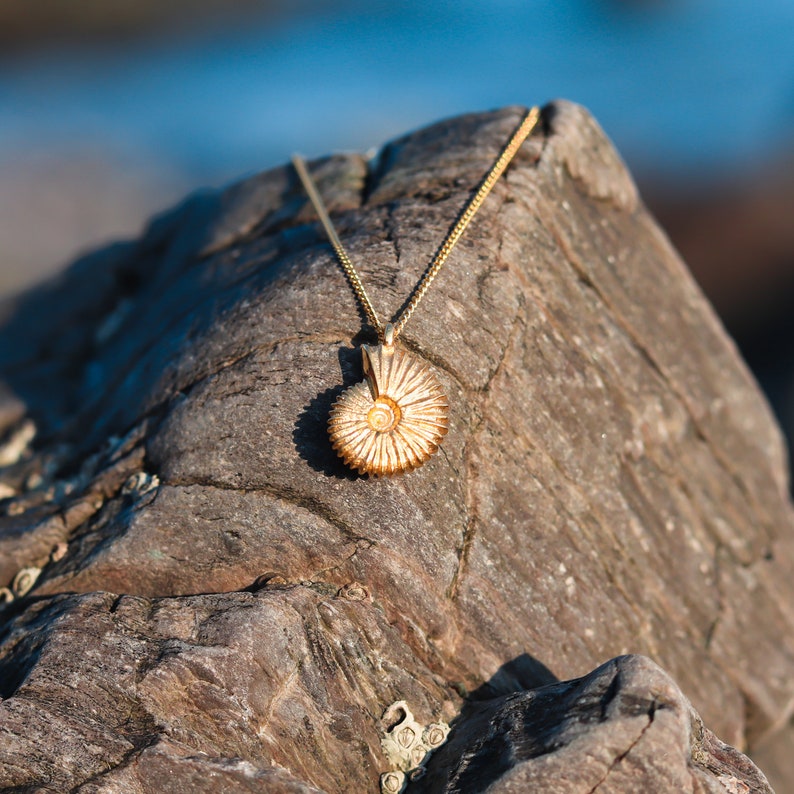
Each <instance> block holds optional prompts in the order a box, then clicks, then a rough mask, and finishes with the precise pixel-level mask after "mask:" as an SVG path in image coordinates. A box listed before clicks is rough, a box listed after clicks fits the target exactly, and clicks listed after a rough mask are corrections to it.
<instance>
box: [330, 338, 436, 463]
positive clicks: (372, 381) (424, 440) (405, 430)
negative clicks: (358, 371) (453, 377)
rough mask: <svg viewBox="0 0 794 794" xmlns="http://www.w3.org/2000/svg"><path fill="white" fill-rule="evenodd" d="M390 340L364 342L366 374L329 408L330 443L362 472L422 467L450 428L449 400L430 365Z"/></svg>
mask: <svg viewBox="0 0 794 794" xmlns="http://www.w3.org/2000/svg"><path fill="white" fill-rule="evenodd" d="M389 340H390V336H389V337H387V343H385V344H382V345H378V346H377V347H371V346H369V345H362V348H361V352H362V355H363V358H364V376H365V378H366V380H363V381H362V382H361V383H356V384H355V385H354V386H351V387H350V388H348V389H345V391H343V392H342V394H341V395H340V396H339V398H338V399H337V400H336V402H335V403H334V405H333V407H332V408H331V416H330V419H329V420H328V433H329V435H330V436H331V445H332V446H333V448H334V449H335V450H336V451H337V453H338V454H339V456H340V457H341V458H342V459H343V460H344V461H345V463H346V464H347V465H348V466H350V467H351V468H353V469H357V470H358V471H359V472H360V473H361V474H375V475H391V474H402V473H403V472H406V471H411V470H412V469H416V468H417V467H419V466H421V465H422V464H423V463H424V462H425V461H426V460H428V459H429V458H430V456H431V455H432V454H433V453H434V452H436V450H437V449H438V445H439V444H440V443H441V439H442V438H444V436H445V435H446V433H447V428H448V427H449V421H448V418H447V411H448V408H449V403H448V402H447V397H446V395H445V394H444V390H443V389H442V388H441V384H440V383H439V381H438V378H437V377H436V375H435V373H434V372H433V370H432V368H431V367H430V366H429V365H428V364H427V363H426V362H424V361H422V359H420V358H418V357H417V356H414V355H412V354H411V353H408V352H406V351H405V350H401V349H400V348H398V347H396V345H395V344H393V343H392V344H388V341H389Z"/></svg>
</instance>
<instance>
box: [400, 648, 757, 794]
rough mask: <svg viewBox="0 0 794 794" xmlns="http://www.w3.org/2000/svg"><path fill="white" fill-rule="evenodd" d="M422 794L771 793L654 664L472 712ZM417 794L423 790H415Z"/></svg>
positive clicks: (438, 758) (606, 670) (622, 660)
mask: <svg viewBox="0 0 794 794" xmlns="http://www.w3.org/2000/svg"><path fill="white" fill-rule="evenodd" d="M415 788H416V790H417V791H420V792H421V791H424V792H428V794H430V793H431V792H432V793H433V794H441V792H444V794H446V793H447V792H449V794H452V792H460V794H464V793H465V792H472V791H488V792H489V793H490V794H498V793H499V792H505V793H506V792H526V791H554V792H561V793H562V792H566V794H567V793H568V792H570V794H574V793H575V794H579V793H580V792H581V794H585V792H587V794H589V793H590V792H595V791H598V792H603V793H604V794H606V792H610V791H642V792H647V794H654V792H658V794H668V792H673V791H675V792H678V793H679V794H685V792H698V794H706V792H709V793H711V792H713V793H714V794H725V793H726V792H749V791H753V792H771V791H772V789H771V788H769V784H768V783H767V781H766V779H765V778H764V776H763V774H761V773H760V772H759V771H758V769H757V768H756V767H755V766H754V765H753V764H751V763H750V762H749V761H748V760H747V758H746V757H745V756H743V755H742V754H741V753H740V752H738V751H737V750H735V749H734V748H732V747H730V746H728V745H726V744H724V743H723V742H721V741H720V740H719V739H717V738H716V737H715V736H714V734H713V733H711V731H709V730H708V729H706V728H704V727H703V723H702V722H701V720H700V718H699V717H698V715H697V713H695V711H694V710H693V709H692V706H691V705H690V703H689V701H688V700H687V699H686V697H685V696H684V695H683V693H682V692H681V690H680V689H679V688H678V687H677V686H676V684H675V683H674V682H673V681H672V680H671V679H670V677H669V676H668V675H666V674H665V673H664V672H663V671H662V670H661V669H660V668H659V667H658V666H657V665H655V664H654V663H653V662H652V661H651V660H650V659H647V658H646V657H642V656H622V657H618V658H617V659H614V660H612V661H611V662H608V663H607V664H605V665H603V666H602V667H600V668H598V669H597V670H594V671H593V672H592V673H590V674H589V675H588V676H585V677H584V678H581V679H577V680H575V681H566V682H563V683H557V684H549V685H547V686H545V687H542V688H539V689H535V690H529V691H527V690H524V691H520V692H516V693H513V694H509V695H503V696H501V697H498V698H493V699H489V700H484V701H476V700H475V701H474V702H472V703H471V704H470V705H468V706H467V707H466V709H465V710H464V714H463V715H462V716H461V718H460V723H459V728H458V729H457V730H456V731H454V732H453V734H452V736H451V737H450V739H449V741H448V742H447V743H446V744H445V745H444V746H443V747H441V748H440V749H439V750H438V751H437V752H436V754H435V755H434V757H433V759H432V761H431V762H430V768H429V770H428V773H427V774H426V775H425V776H424V777H422V778H420V781H419V783H418V785H417V786H416V787H415ZM412 790H413V789H412Z"/></svg>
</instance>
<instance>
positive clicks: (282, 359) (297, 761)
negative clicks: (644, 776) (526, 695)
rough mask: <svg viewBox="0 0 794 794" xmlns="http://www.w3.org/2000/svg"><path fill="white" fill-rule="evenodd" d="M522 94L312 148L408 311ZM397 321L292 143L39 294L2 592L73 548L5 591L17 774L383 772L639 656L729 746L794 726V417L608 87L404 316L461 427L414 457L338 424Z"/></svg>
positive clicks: (9, 780)
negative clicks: (645, 176) (793, 476)
mask: <svg viewBox="0 0 794 794" xmlns="http://www.w3.org/2000/svg"><path fill="white" fill-rule="evenodd" d="M521 113H522V111H521V110H520V109H517V108H507V109H504V110H501V111H497V112H494V113H488V114H481V115H472V116H465V117H462V118H459V119H453V120H449V121H445V122H442V123H440V124H437V125H435V126H433V127H430V128H428V129H426V130H420V131H419V132H416V133H413V134H412V135H410V136H407V137H405V138H403V139H400V140H398V141H395V142H393V143H391V144H389V145H388V146H387V147H386V148H385V149H384V150H383V152H382V153H381V155H380V157H379V158H378V160H377V161H376V162H375V163H367V162H365V161H364V160H363V159H362V158H360V157H358V156H353V155H351V156H337V157H332V158H329V159H326V160H323V161H322V162H319V163H315V164H314V165H313V170H314V173H315V175H316V178H317V180H318V182H319V186H320V190H321V192H322V193H323V195H325V196H326V197H327V199H328V202H329V204H330V206H331V211H332V213H333V214H334V217H335V219H336V221H337V224H338V228H339V232H340V235H341V236H342V238H343V240H344V241H345V243H346V245H347V247H348V249H349V252H350V254H351V257H352V258H353V260H354V261H355V262H356V264H357V265H358V266H359V267H360V269H361V271H362V278H363V279H364V281H365V283H366V284H367V288H368V291H369V292H370V295H371V297H372V299H373V302H374V303H375V305H376V306H377V307H379V308H380V309H381V312H382V313H384V314H389V313H391V312H393V311H396V310H397V309H398V307H399V306H400V305H401V304H402V302H403V301H404V300H405V298H406V296H407V295H408V294H409V293H410V291H411V289H412V288H413V286H414V284H415V283H416V281H417V279H418V278H419V276H420V274H421V272H422V270H423V268H424V267H425V266H426V264H427V263H428V262H429V260H430V258H431V257H432V255H433V253H434V251H435V249H436V247H437V246H438V245H439V243H440V241H441V239H442V238H443V236H444V234H445V232H446V230H447V229H448V228H449V226H450V224H451V223H452V222H453V220H454V219H455V217H456V216H457V214H458V212H459V211H460V209H461V207H462V206H463V205H464V203H465V202H466V200H467V198H468V196H469V195H470V191H471V189H472V187H473V186H475V185H476V184H477V182H478V180H479V179H480V178H481V176H482V175H483V174H484V173H485V171H486V170H487V169H488V167H489V166H490V164H491V162H492V161H493V158H494V156H495V153H496V152H497V151H498V150H499V148H500V147H501V145H502V144H503V143H504V141H505V140H506V139H507V137H508V136H509V134H510V133H511V132H512V130H513V129H514V128H515V126H516V125H517V123H518V121H519V119H520V117H521ZM371 339H372V337H371V335H370V334H368V332H367V330H366V329H364V330H363V331H362V330H361V319H360V315H359V310H358V308H357V306H356V303H355V299H354V297H353V295H352V294H351V292H350V290H349V288H348V287H347V285H346V283H345V281H344V278H343V276H342V274H341V273H340V270H339V267H338V265H337V264H336V262H335V261H334V259H333V256H332V254H331V253H330V251H329V247H328V244H327V242H326V241H325V239H324V238H323V236H322V234H321V232H320V230H319V229H318V225H317V223H316V221H315V218H314V215H313V213H312V211H311V208H310V206H309V205H308V203H307V200H306V198H305V196H304V194H303V192H302V190H301V189H300V186H299V184H298V182H297V179H296V177H295V175H294V173H293V171H292V170H291V169H290V168H282V169H276V170H275V171H272V172H269V173H266V174H261V175H258V176H256V177H253V178H251V179H249V180H247V181H245V182H242V183H239V184H237V185H233V186H231V187H230V188H228V189H227V190H224V191H222V192H207V193H202V194H198V195H196V196H193V197H191V198H190V199H188V200H187V201H186V202H184V204H183V205H181V206H180V207H177V208H176V209H174V210H173V211H172V212H170V213H168V214H167V215H165V216H162V217H160V218H158V219H156V220H155V221H154V222H153V223H152V224H151V225H150V227H149V229H148V231H147V232H146V234H145V235H144V236H143V238H142V239H141V240H139V241H136V242H132V243H127V244H123V245H118V246H114V247H111V248H110V249H107V250H104V251H99V252H96V253H94V254H92V255H90V256H88V257H86V258H85V259H83V260H81V261H79V262H77V263H76V264H75V265H74V266H73V267H72V269H71V270H70V271H69V272H67V273H66V274H64V275H63V276H62V277H60V278H59V279H58V280H57V281H56V282H54V283H52V284H51V285H49V286H47V287H45V288H42V289H39V290H37V291H35V292H31V293H28V294H27V295H24V296H22V297H21V298H20V299H19V300H18V302H17V304H16V305H15V306H13V307H11V308H10V309H9V310H8V311H7V318H6V320H5V325H4V328H3V334H2V337H0V372H2V374H3V380H4V382H5V387H4V389H3V390H2V391H0V394H3V395H8V396H7V397H4V398H3V399H4V400H5V402H6V404H8V405H10V406H11V405H13V406H16V407H15V408H14V409H13V411H10V409H9V411H10V412H9V413H8V424H7V427H5V428H4V430H3V432H4V433H5V434H6V438H7V439H13V438H18V430H19V427H20V426H21V423H23V422H27V421H30V422H33V424H34V426H35V428H36V436H35V438H32V439H31V441H30V443H29V444H28V446H27V447H26V448H25V449H19V450H17V451H18V452H19V454H18V455H17V456H16V462H15V463H13V464H9V466H7V467H6V468H5V469H3V470H2V471H0V483H2V484H3V485H5V487H6V489H7V490H6V491H5V493H8V494H10V495H9V496H8V497H7V498H6V499H5V500H4V501H3V502H2V503H0V505H1V506H2V508H3V509H4V510H5V516H2V517H0V559H2V560H3V561H8V562H5V564H4V566H2V567H0V573H2V575H3V576H4V577H5V579H4V580H2V581H0V586H3V585H10V584H11V582H12V581H13V578H14V576H15V574H16V572H17V571H18V570H19V569H20V568H28V567H33V568H37V569H38V568H40V569H41V573H40V575H39V576H38V579H37V580H36V583H35V587H34V588H33V589H32V590H31V591H30V593H28V595H27V596H25V597H21V598H17V599H16V600H14V601H12V602H11V603H10V604H8V605H6V607H5V611H4V613H3V620H4V622H5V625H6V628H5V633H4V634H3V635H2V637H0V682H2V691H1V692H0V695H2V697H3V698H4V701H3V702H2V704H0V731H2V734H3V741H2V744H0V753H2V766H0V769H2V775H3V777H2V785H5V786H7V787H13V786H17V787H21V786H39V787H45V789H46V787H47V786H52V787H54V790H58V791H61V790H64V789H78V788H79V787H80V786H83V787H84V789H85V790H86V791H90V790H93V791H96V790H102V791H113V790H119V791H137V790H140V791H151V790H162V785H164V783H163V778H165V777H167V778H168V780H172V781H173V784H174V786H175V790H185V788H190V787H191V786H193V785H194V784H193V783H192V782H191V781H194V780H196V779H203V778H204V777H206V779H207V780H210V779H212V780H215V779H217V780H218V781H221V780H222V781H224V782H223V784H222V785H223V786H224V787H225V788H224V790H228V791H230V792H233V791H247V790H250V788H251V787H252V786H254V787H256V786H264V785H268V786H273V787H274V790H281V789H278V788H277V787H278V786H281V787H282V789H283V790H285V791H287V790H298V791H301V790H311V787H314V788H317V789H320V790H322V791H326V792H329V793H330V792H342V791H345V792H346V791H363V790H372V789H374V788H375V787H376V786H377V783H378V780H379V776H380V774H381V773H383V772H385V771H387V769H388V764H387V761H386V758H385V756H384V755H383V753H382V748H381V738H382V733H383V725H382V724H381V717H382V715H383V714H384V711H385V710H386V709H387V708H388V706H389V705H391V704H392V703H394V702H396V701H405V702H406V703H407V704H408V706H409V707H410V709H411V710H412V712H413V714H414V715H415V717H416V719H417V721H418V722H419V723H420V724H422V725H427V724H429V723H433V722H441V721H444V722H449V721H451V720H454V719H455V717H456V716H457V715H459V714H460V713H461V709H462V708H463V706H464V704H465V702H467V701H466V697H467V696H468V695H469V694H470V693H472V692H474V691H476V690H478V689H481V688H482V687H483V686H485V685H486V684H487V685H488V686H489V687H490V688H491V689H490V690H489V691H493V692H497V691H499V689H500V687H506V686H507V687H509V689H510V691H513V690H515V689H516V688H523V689H534V688H536V687H538V686H540V685H546V684H549V683H550V682H551V681H553V680H556V678H562V679H570V678H574V677H576V676H580V675H582V674H583V673H586V672H587V671H588V670H591V669H593V668H594V667H597V666H598V665H600V664H602V663H603V661H604V660H605V659H609V658H612V657H614V656H617V655H623V654H626V653H636V654H644V655H646V656H649V657H650V658H652V659H653V660H654V661H655V662H656V663H658V664H660V665H661V666H662V667H664V669H665V670H666V671H667V672H668V673H669V675H670V676H671V677H672V678H673V679H674V680H675V681H676V682H677V684H678V686H680V688H681V690H682V691H683V692H684V693H686V696H687V697H688V698H690V699H691V701H692V703H693V705H694V707H695V708H696V709H697V710H698V712H699V713H700V714H701V715H702V717H703V720H704V722H705V724H706V725H708V726H709V728H710V729H711V730H713V731H714V732H715V733H716V734H717V735H719V736H720V737H721V738H722V739H724V740H725V741H727V742H729V743H730V744H732V745H735V746H737V747H740V748H747V747H749V748H750V749H752V747H753V746H754V745H756V744H759V743H761V742H766V741H769V740H771V739H770V737H774V735H775V733H776V732H777V731H779V730H780V729H781V726H783V725H784V724H785V723H786V722H787V720H788V719H789V717H790V716H791V712H792V706H793V705H794V631H792V628H794V598H792V596H793V595H794V593H792V589H793V588H794V577H792V576H791V571H792V568H794V535H793V534H792V532H791V529H792V512H791V506H790V504H789V501H788V496H787V473H786V468H785V463H784V459H785V454H784V448H783V445H782V443H781V440H780V435H779V432H778V429H777V427H776V425H775V423H774V421H773V419H772V417H771V415H770V413H769V410H768V408H767V406H766V404H765V402H764V400H763V398H762V397H761V396H760V394H759V393H758V390H757V388H756V387H755V385H754V383H753V381H752V379H751V378H750V376H749V375H748V373H747V371H746V369H745V368H744V366H743V365H742V363H741V361H740V359H739V358H738V356H737V354H736V351H735V349H734V348H733V346H732V344H731V342H730V340H728V339H727V338H726V336H725V334H724V332H723V331H722V329H721V327H720V325H719V323H718V322H717V320H716V318H715V316H714V314H713V313H712V311H711V309H710V308H709V306H708V304H707V303H706V301H705V299H704V298H703V297H702V295H701V293H700V292H699V291H698V289H697V288H696V286H695V285H694V283H693V282H692V280H691V278H690V276H689V274H688V272H687V271H686V268H685V266H684V265H683V264H682V262H681V261H680V260H679V259H678V257H677V256H676V254H675V252H674V251H673V250H672V248H671V247H670V245H669V243H668V242H667V240H666V239H665V237H664V236H663V234H662V233H661V232H660V231H659V229H658V227H656V225H655V224H654V222H653V220H652V219H651V218H650V217H649V216H648V214H647V213H646V212H645V210H644V209H643V207H642V205H641V203H640V202H639V199H638V198H637V195H636V191H635V189H634V187H633V183H632V181H631V178H630V176H629V174H628V173H627V172H626V170H625V169H624V167H623V166H622V164H621V163H620V160H619V158H618V156H617V154H616V153H615V152H614V150H613V149H612V148H611V146H610V145H609V143H608V141H607V140H606V139H605V138H604V136H603V134H602V133H601V132H600V130H599V129H598V127H597V125H596V124H595V122H593V121H592V119H590V117H589V116H588V115H587V114H586V112H585V111H583V110H582V109H581V108H578V107H576V106H573V105H570V104H567V103H557V104H555V105H552V106H550V107H548V108H546V109H545V111H544V126H543V129H542V130H539V131H538V132H537V134H535V135H533V136H532V137H531V138H530V140H529V141H527V143H526V144H525V146H524V147H523V149H522V151H521V153H520V154H519V156H518V157H517V158H516V160H515V161H514V163H513V164H512V165H511V167H510V169H509V170H508V172H507V174H506V176H505V177H504V178H503V179H502V180H501V181H500V182H499V183H498V184H497V186H496V188H495V190H494V193H493V194H492V195H491V196H490V197H489V199H488V201H487V202H486V204H485V205H484V206H483V208H482V209H481V210H480V213H479V214H478V215H477V217H476V218H475V221H474V222H473V223H472V225H471V227H470V228H469V229H468V231H467V233H466V236H465V237H464V238H463V240H462V241H461V242H460V243H459V244H458V246H457V247H456V249H455V252H454V253H453V255H452V257H451V259H450V261H449V263H448V265H447V266H446V269H445V270H444V271H442V274H441V276H439V278H438V280H437V281H436V283H435V284H434V285H433V288H432V289H431V290H430V292H429V293H428V294H427V297H426V298H425V300H424V302H423V304H422V305H421V306H420V308H419V310H418V311H417V313H416V315H415V316H414V318H413V319H412V320H411V323H410V324H409V325H408V326H407V328H406V331H405V334H404V336H403V337H402V339H403V341H404V343H405V345H406V347H407V348H408V349H410V350H412V351H413V352H415V353H417V354H419V355H421V356H424V357H426V358H427V359H428V360H429V361H431V363H432V364H433V365H434V366H435V367H436V368H437V371H438V374H439V377H440V379H441V380H442V382H443V385H444V387H445V389H446V391H447V393H448V395H449V397H450V403H451V428H450V432H449V434H448V436H447V437H446V439H445V442H444V445H443V447H442V451H441V452H440V453H439V454H437V455H436V456H435V457H434V458H433V459H432V460H431V461H430V462H429V463H427V464H426V465H425V466H423V467H422V468H421V469H419V470H418V471H416V472H414V473H412V474H410V475H408V476H405V477H403V478H398V479H381V480H374V479H368V478H365V477H357V476H355V475H354V474H352V473H351V472H350V471H349V470H347V469H346V468H344V466H343V465H342V464H341V462H340V461H339V459H338V458H337V457H336V456H335V454H334V453H333V451H332V450H331V449H330V446H329V443H328V439H327V435H326V432H325V423H326V421H327V415H328V409H329V407H330V404H331V403H332V401H333V400H334V398H335V396H336V395H337V394H338V393H339V392H340V390H341V389H342V388H343V387H344V386H347V385H349V384H351V383H353V382H355V381H357V380H359V379H360V378H361V372H360V353H359V351H358V349H357V347H356V345H358V343H360V342H361V341H370V340H371ZM20 405H22V406H24V412H21V411H20V410H19V406H20ZM15 434H16V435H15ZM18 446H19V443H18V442H17V447H18ZM15 455H16V452H15ZM64 551H65V553H64ZM599 675H601V674H599ZM565 691H567V690H564V688H563V690H560V692H561V695H560V698H561V699H560V701H559V704H558V706H556V707H555V708H559V709H560V710H561V713H562V712H564V710H565V709H566V708H568V707H569V706H570V703H569V701H566V700H565V697H564V692H565ZM684 711H685V709H683V707H681V708H679V709H678V712H680V714H683V713H684ZM687 713H688V712H687ZM664 724H665V725H666V724H667V723H664ZM674 724H676V725H678V726H679V728H678V729H677V730H680V731H682V732H683V733H686V731H689V730H690V728H689V727H686V726H688V725H690V723H689V722H687V720H686V719H684V718H683V717H681V719H679V721H678V722H677V723H674ZM671 730H672V729H671ZM683 733H680V734H679V735H678V738H677V741H678V745H677V746H681V747H682V746H684V745H683V744H681V743H682V742H683V743H684V744H685V742H686V741H688V739H686V740H685V738H684V736H683ZM688 735H689V734H687V736H688ZM605 757H609V756H608V754H607V755H606V756H605ZM678 760H680V759H678ZM678 760H677V761H676V763H678ZM682 763H683V762H682ZM679 767H680V764H679ZM679 767H676V768H679ZM680 768H683V767H680ZM731 768H733V767H731ZM791 774H792V780H794V770H792V771H791ZM738 779H741V778H738ZM220 785H221V784H220V783H219V786H220ZM693 785H694V784H693ZM102 786H104V787H105V788H101V787H102ZM180 786H181V787H182V788H179V787H180ZM290 786H292V787H297V788H293V789H290ZM97 787H100V788H97ZM113 787H115V789H114V788H113ZM136 787H137V788H136ZM246 787H248V788H246ZM301 787H303V788H301ZM307 787H308V788H307Z"/></svg>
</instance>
